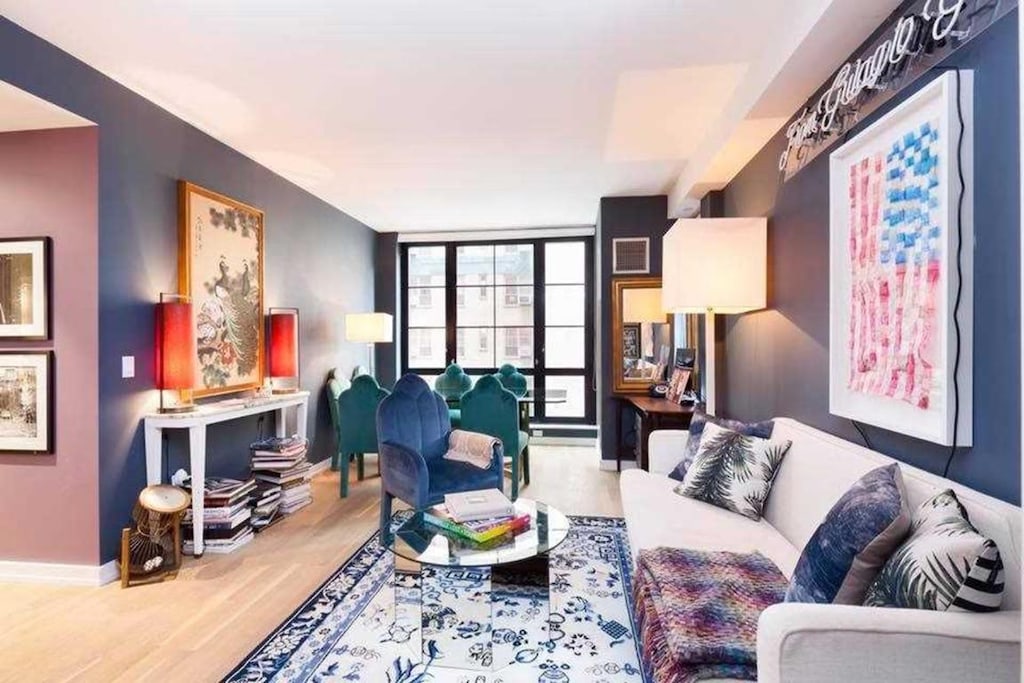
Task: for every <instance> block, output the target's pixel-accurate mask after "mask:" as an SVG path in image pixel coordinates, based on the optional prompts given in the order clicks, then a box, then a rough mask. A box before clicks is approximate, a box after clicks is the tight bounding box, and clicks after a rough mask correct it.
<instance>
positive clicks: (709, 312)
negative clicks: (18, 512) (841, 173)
mask: <svg viewBox="0 0 1024 683" xmlns="http://www.w3.org/2000/svg"><path fill="white" fill-rule="evenodd" d="M661 282H662V284H661V292H662V306H663V307H664V309H665V310H666V311H667V312H669V313H704V314H705V315H706V322H705V325H704V359H705V360H704V368H703V372H704V403H705V411H706V412H707V413H708V414H709V415H714V414H716V410H717V405H716V398H717V397H716V390H715V315H719V314H721V315H735V314H738V313H746V312H748V311H755V310H758V309H760V308H765V307H766V305H767V284H768V219H766V218H681V219H679V220H678V221H676V222H675V224H674V225H673V226H672V227H671V228H670V229H669V231H668V232H667V233H665V237H664V238H663V241H662V266H661Z"/></svg>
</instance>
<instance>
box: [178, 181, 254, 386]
mask: <svg viewBox="0 0 1024 683" xmlns="http://www.w3.org/2000/svg"><path fill="white" fill-rule="evenodd" d="M178 197H179V222H180V224H179V231H178V238H179V243H178V289H179V293H181V294H184V295H186V296H188V297H190V298H191V301H192V330H193V334H194V335H195V340H196V362H195V364H194V365H195V381H194V382H193V383H192V386H193V391H192V393H193V396H195V397H196V398H201V397H203V396H213V395H216V394H227V393H232V392H237V391H245V390H249V389H257V388H259V387H260V386H261V385H262V384H263V362H264V359H263V254H264V251H263V229H264V225H263V212H262V211H260V210H259V209H256V208H253V207H251V206H248V205H246V204H243V203H241V202H238V201H235V200H234V199H231V198H230V197H226V196H224V195H222V194H218V193H216V192H212V191H210V190H207V189H204V188H202V187H199V186H198V185H193V184H192V183H189V182H186V181H184V180H182V181H179V183H178Z"/></svg>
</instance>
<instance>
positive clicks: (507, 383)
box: [495, 363, 528, 398]
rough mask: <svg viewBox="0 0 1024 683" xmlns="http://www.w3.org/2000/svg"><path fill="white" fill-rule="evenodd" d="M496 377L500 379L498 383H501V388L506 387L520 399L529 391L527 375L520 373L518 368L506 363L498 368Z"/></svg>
mask: <svg viewBox="0 0 1024 683" xmlns="http://www.w3.org/2000/svg"><path fill="white" fill-rule="evenodd" d="M495 376H496V377H497V378H498V381H499V382H501V386H503V387H505V388H506V389H508V390H509V391H511V392H512V393H513V394H515V395H516V396H518V397H519V398H522V397H523V396H526V391H527V389H528V387H527V385H526V375H524V374H523V373H521V372H519V370H517V369H516V366H514V365H511V364H509V363H505V364H504V365H502V366H501V367H500V368H498V373H497V375H495Z"/></svg>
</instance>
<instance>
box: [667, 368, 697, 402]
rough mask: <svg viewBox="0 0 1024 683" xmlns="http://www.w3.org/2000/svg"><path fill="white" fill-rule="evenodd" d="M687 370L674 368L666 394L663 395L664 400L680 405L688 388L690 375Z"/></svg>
mask: <svg viewBox="0 0 1024 683" xmlns="http://www.w3.org/2000/svg"><path fill="white" fill-rule="evenodd" d="M691 372H692V371H691V370H690V369H689V368H675V369H674V370H672V378H671V379H670V380H669V382H668V392H667V393H666V394H665V398H666V399H668V400H669V401H672V402H673V403H682V399H683V394H685V393H686V390H687V388H688V387H689V386H690V374H691Z"/></svg>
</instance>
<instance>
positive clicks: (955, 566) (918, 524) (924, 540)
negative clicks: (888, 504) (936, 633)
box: [864, 490, 1004, 612]
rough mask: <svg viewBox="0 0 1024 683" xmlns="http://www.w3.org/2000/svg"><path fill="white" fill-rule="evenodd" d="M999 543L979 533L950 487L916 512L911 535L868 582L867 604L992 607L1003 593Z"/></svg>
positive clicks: (981, 609) (973, 609) (978, 609)
mask: <svg viewBox="0 0 1024 683" xmlns="http://www.w3.org/2000/svg"><path fill="white" fill-rule="evenodd" d="M1003 585H1004V581H1003V563H1002V560H1001V559H1000V557H999V549H998V548H997V547H996V544H995V543H993V542H992V541H991V540H990V539H987V538H985V537H984V536H982V535H981V534H979V533H978V531H977V529H975V528H974V527H973V526H972V525H971V523H970V520H969V519H968V518H967V511H966V510H964V507H963V506H962V505H961V504H960V501H959V500H958V499H957V497H956V494H955V493H953V491H952V490H946V491H942V492H940V493H938V494H936V495H935V496H933V497H932V498H930V499H929V500H926V501H925V502H924V503H923V504H922V505H921V506H920V507H919V508H918V509H917V510H916V511H915V512H914V521H913V524H912V526H911V533H910V538H908V539H907V540H906V542H904V543H903V545H901V546H900V547H899V548H898V549H897V550H896V552H895V553H893V555H892V557H890V558H889V561H888V562H886V563H885V566H884V567H882V571H881V572H879V574H878V577H877V578H876V579H875V580H874V582H873V583H872V584H871V586H870V587H869V588H868V592H867V598H866V600H865V602H864V604H866V605H870V606H873V607H911V608H917V609H933V610H939V611H946V610H951V611H954V612H991V611H994V610H996V609H999V603H1000V602H1001V600H1002V596H1003Z"/></svg>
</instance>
